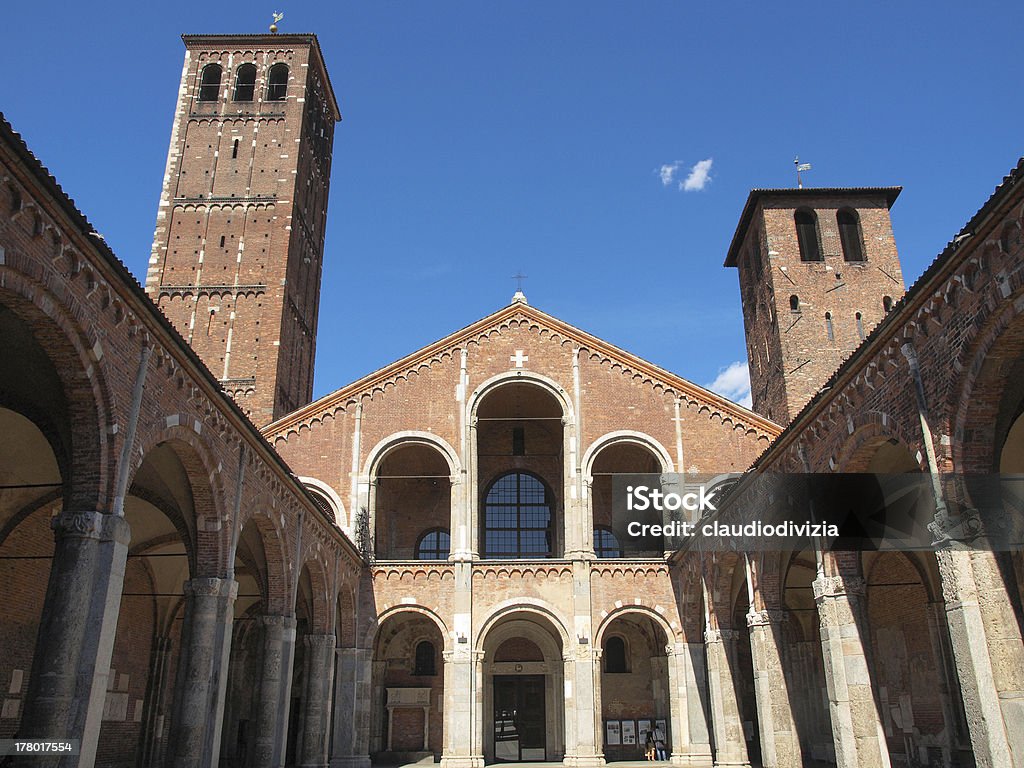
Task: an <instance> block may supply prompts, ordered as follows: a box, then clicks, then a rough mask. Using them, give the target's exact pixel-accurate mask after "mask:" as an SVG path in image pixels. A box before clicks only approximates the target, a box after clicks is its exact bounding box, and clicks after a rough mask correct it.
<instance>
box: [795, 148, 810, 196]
mask: <svg viewBox="0 0 1024 768" xmlns="http://www.w3.org/2000/svg"><path fill="white" fill-rule="evenodd" d="M793 165H795V166H796V187H797V189H803V188H804V183H803V181H802V180H801V179H800V172H801V171H809V170H811V164H810V163H801V162H800V156H799V155H797V156H796V157H795V158H794V159H793Z"/></svg>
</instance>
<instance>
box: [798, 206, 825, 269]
mask: <svg viewBox="0 0 1024 768" xmlns="http://www.w3.org/2000/svg"><path fill="white" fill-rule="evenodd" d="M793 220H794V221H795V222H796V239H797V244H798V245H799V246H800V261H822V260H823V257H822V255H821V242H820V240H819V239H818V217H817V216H816V215H815V213H814V211H812V210H810V209H807V208H801V209H800V210H799V211H797V212H796V213H795V214H793Z"/></svg>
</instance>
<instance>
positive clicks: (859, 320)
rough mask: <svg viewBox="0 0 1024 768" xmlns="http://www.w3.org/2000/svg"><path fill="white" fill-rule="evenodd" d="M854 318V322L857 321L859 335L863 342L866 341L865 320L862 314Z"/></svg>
mask: <svg viewBox="0 0 1024 768" xmlns="http://www.w3.org/2000/svg"><path fill="white" fill-rule="evenodd" d="M853 317H854V320H856V321H857V335H858V336H860V340H861V341H864V318H863V316H862V315H861V314H860V312H858V313H857V314H855V315H854V316H853Z"/></svg>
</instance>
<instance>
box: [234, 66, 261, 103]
mask: <svg viewBox="0 0 1024 768" xmlns="http://www.w3.org/2000/svg"><path fill="white" fill-rule="evenodd" d="M255 94H256V65H255V64H243V65H242V66H240V67H239V68H238V70H237V71H236V72H235V94H234V100H235V101H252V100H253V97H254V96H255Z"/></svg>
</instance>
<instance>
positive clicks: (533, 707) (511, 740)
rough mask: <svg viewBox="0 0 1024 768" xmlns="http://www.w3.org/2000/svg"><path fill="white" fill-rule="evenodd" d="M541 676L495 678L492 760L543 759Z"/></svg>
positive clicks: (528, 760) (519, 760) (498, 676)
mask: <svg viewBox="0 0 1024 768" xmlns="http://www.w3.org/2000/svg"><path fill="white" fill-rule="evenodd" d="M544 726H545V719H544V675H496V676H495V678H494V759H495V760H497V761H499V762H509V761H510V762H532V761H537V760H543V759H544V755H545V753H546V746H547V740H546V738H545V732H544V731H545V727H544Z"/></svg>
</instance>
